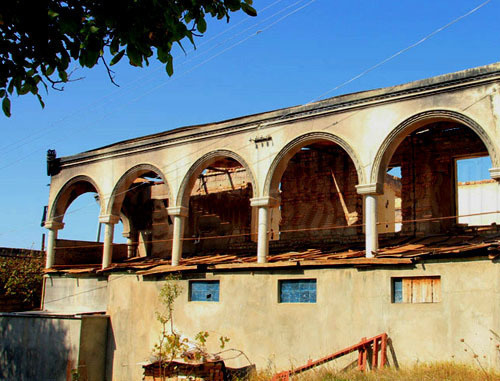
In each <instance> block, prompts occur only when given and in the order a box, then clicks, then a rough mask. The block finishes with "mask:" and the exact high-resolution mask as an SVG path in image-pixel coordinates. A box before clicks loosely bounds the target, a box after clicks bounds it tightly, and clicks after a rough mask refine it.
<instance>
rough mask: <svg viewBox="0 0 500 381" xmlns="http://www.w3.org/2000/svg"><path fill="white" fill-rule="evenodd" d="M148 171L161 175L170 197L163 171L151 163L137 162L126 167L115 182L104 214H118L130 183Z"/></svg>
mask: <svg viewBox="0 0 500 381" xmlns="http://www.w3.org/2000/svg"><path fill="white" fill-rule="evenodd" d="M148 172H154V173H156V174H157V175H158V176H160V177H161V179H162V180H163V184H164V186H165V187H166V190H167V195H168V198H169V199H171V198H172V193H171V191H170V187H169V186H168V183H167V180H166V178H165V175H164V174H163V172H162V171H161V170H160V169H159V168H158V167H156V166H154V165H152V164H138V165H136V166H134V167H132V168H130V169H128V170H127V171H126V172H125V173H124V174H123V175H122V176H121V177H120V179H119V180H118V182H117V183H116V185H115V187H114V189H113V192H111V196H110V197H109V201H108V205H107V208H106V214H110V215H115V216H120V210H121V206H122V203H123V200H124V199H125V195H126V193H127V190H128V189H129V187H130V185H131V184H132V182H133V181H134V180H135V179H137V178H138V177H140V176H142V175H144V174H145V173H148Z"/></svg>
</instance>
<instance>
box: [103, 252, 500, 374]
mask: <svg viewBox="0 0 500 381" xmlns="http://www.w3.org/2000/svg"><path fill="white" fill-rule="evenodd" d="M422 275H428V276H441V287H442V290H441V302H439V303H426V304H394V303H392V302H391V277H405V276H422ZM499 275H500V274H499V265H498V264H497V263H492V262H491V261H489V260H473V261H472V260H471V261H465V260H464V261H458V260H457V261H453V262H443V263H438V262H435V263H431V262H427V263H425V264H419V265H417V266H416V267H412V266H406V267H405V266H403V267H397V268H396V267H392V268H378V269H354V268H336V269H333V268H332V269H310V270H303V271H301V270H295V269H294V270H292V269H290V270H276V271H255V272H232V273H231V272H227V273H218V274H212V273H207V274H191V277H193V278H203V277H206V278H207V279H219V280H220V302H190V301H188V294H187V293H188V282H189V280H188V279H184V280H180V281H179V284H180V285H181V286H182V288H183V293H182V294H181V296H180V297H179V298H178V299H177V301H176V305H175V327H176V329H177V330H178V332H180V333H182V334H184V335H186V336H188V337H190V338H194V336H195V335H196V333H197V332H199V331H201V330H206V331H209V332H210V335H211V337H212V340H213V341H216V340H217V339H218V337H219V336H220V335H224V336H228V337H230V338H231V341H230V343H229V346H228V347H230V348H238V349H241V350H243V351H244V352H245V353H246V354H247V355H248V357H249V358H250V359H251V361H252V362H255V363H256V364H257V366H258V367H259V368H261V369H262V368H266V367H268V366H271V367H273V368H274V367H276V368H277V369H285V368H287V367H289V366H290V364H295V365H300V364H302V363H305V362H306V361H307V359H309V358H318V357H321V356H324V355H327V354H329V353H332V352H334V351H336V350H338V349H341V348H343V347H346V346H349V345H351V344H354V343H356V342H357V341H359V340H360V339H361V338H362V337H371V336H374V335H376V334H379V333H382V332H387V333H388V334H389V337H390V338H391V339H392V348H390V349H391V350H392V351H393V352H394V355H395V356H392V355H389V360H390V362H391V363H392V364H394V363H395V362H396V361H397V362H398V363H399V364H409V363H414V362H417V361H418V362H423V361H446V360H454V361H460V362H462V361H463V362H470V363H474V362H475V361H476V360H474V359H473V357H472V356H473V355H472V354H471V349H470V348H472V349H473V350H474V352H475V353H477V355H478V356H479V358H478V360H479V361H481V363H482V365H483V366H485V367H490V366H491V367H497V368H499V367H500V356H499V355H500V352H499V351H498V349H497V348H496V345H497V344H500V341H499V338H500V322H499V311H498V308H499V306H500V295H499V284H498V282H499V281H498V280H499V279H500V276H499ZM295 278H315V279H317V302H316V303H312V304H282V303H278V280H280V279H295ZM163 284H164V283H163V281H160V280H157V279H155V278H147V279H141V277H138V276H136V275H121V274H120V275H112V276H110V277H109V282H108V292H109V298H108V309H107V313H108V315H109V316H110V329H109V336H108V348H107V353H108V354H107V356H108V357H107V375H108V378H109V379H113V380H137V379H140V377H141V375H142V364H141V363H142V362H144V361H147V360H149V359H150V357H151V350H152V348H153V345H154V343H156V342H157V340H158V338H159V333H160V326H159V323H158V322H157V320H156V317H155V312H156V311H158V310H159V309H160V308H161V306H160V305H159V303H158V293H159V291H160V289H161V287H162V286H163ZM461 339H464V343H462V342H461V341H460V340H461ZM467 345H468V346H470V348H469V347H467ZM466 348H467V349H468V351H467V352H465V351H464V349H466ZM209 349H211V350H213V351H216V350H217V345H216V343H214V342H209ZM229 364H230V365H233V366H237V365H245V364H246V362H245V360H244V359H243V358H241V357H240V358H238V359H237V360H234V361H232V362H230V363H229ZM333 365H334V366H335V365H336V366H337V367H341V366H342V365H345V360H342V361H339V362H337V363H335V364H333Z"/></svg>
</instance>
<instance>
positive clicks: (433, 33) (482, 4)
mask: <svg viewBox="0 0 500 381" xmlns="http://www.w3.org/2000/svg"><path fill="white" fill-rule="evenodd" d="M490 2H491V0H487V1H485V2H484V3H481V4H479V5H478V6H477V7H475V8H473V9H471V10H470V11H469V12H467V13H465V14H463V15H462V16H460V17H457V18H456V19H454V20H452V21H450V22H449V23H448V24H446V25H443V26H442V27H441V28H438V29H436V30H435V31H434V32H432V33H429V34H428V35H427V36H425V37H423V38H421V39H420V40H418V41H417V42H415V43H413V44H411V45H410V46H407V47H406V48H404V49H401V50H400V51H398V52H396V53H394V54H393V55H392V56H390V57H387V58H386V59H384V60H382V61H380V62H379V63H377V64H375V65H373V66H371V67H369V68H368V69H366V70H365V71H363V72H361V73H359V74H358V75H356V76H354V77H352V78H351V79H349V80H347V81H345V82H342V83H341V84H340V85H337V86H335V87H333V88H331V89H330V90H328V91H326V92H324V93H323V94H321V95H320V96H319V97H316V98H314V99H312V100H310V101H309V102H308V103H306V105H308V104H310V103H313V102H316V101H319V100H320V99H322V98H324V97H325V96H326V95H328V94H330V93H331V92H333V91H335V90H338V89H340V88H341V87H344V86H345V85H347V84H349V83H351V82H353V81H355V80H357V79H359V78H361V77H363V76H364V75H366V74H368V73H369V72H371V71H373V70H375V69H377V68H378V67H380V66H382V65H384V64H386V63H387V62H389V61H391V60H393V59H394V58H396V57H398V56H400V55H401V54H403V53H405V52H407V51H408V50H411V49H413V48H415V47H417V46H419V45H420V44H422V43H424V42H425V41H427V40H428V39H429V38H431V37H433V36H435V35H436V34H438V33H439V32H442V31H443V30H445V29H447V28H449V27H450V26H452V25H453V24H456V23H457V22H459V21H460V20H462V19H464V18H466V17H467V16H470V15H471V14H473V13H474V12H477V11H478V10H480V9H481V8H482V7H484V6H485V5H487V4H488V3H490Z"/></svg>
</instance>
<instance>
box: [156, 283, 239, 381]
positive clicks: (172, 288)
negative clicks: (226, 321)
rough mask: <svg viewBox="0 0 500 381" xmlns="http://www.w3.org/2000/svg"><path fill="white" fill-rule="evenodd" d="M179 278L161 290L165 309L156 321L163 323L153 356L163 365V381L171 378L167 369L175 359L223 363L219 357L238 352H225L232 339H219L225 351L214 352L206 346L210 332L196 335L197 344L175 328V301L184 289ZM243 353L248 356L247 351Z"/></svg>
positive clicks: (162, 308)
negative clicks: (218, 361)
mask: <svg viewBox="0 0 500 381" xmlns="http://www.w3.org/2000/svg"><path fill="white" fill-rule="evenodd" d="M179 279H180V278H179V277H178V276H174V275H171V276H167V277H166V278H165V280H166V281H165V285H164V286H163V287H162V288H161V290H160V302H161V306H162V307H161V309H160V310H159V311H156V319H157V320H158V321H159V322H160V324H161V333H160V337H159V340H158V342H157V343H155V344H154V347H153V356H154V357H155V359H156V361H158V362H159V363H160V374H159V378H160V380H166V379H167V378H168V376H169V375H168V374H167V370H166V369H167V368H168V365H169V364H171V363H172V362H173V361H174V360H177V361H178V360H184V361H185V362H188V363H189V362H192V361H196V362H198V361H203V362H205V361H207V360H212V361H213V360H220V357H219V355H220V354H221V353H222V352H226V351H237V350H235V349H227V350H224V351H222V350H223V349H224V348H225V346H226V344H227V343H228V342H229V340H230V339H229V338H228V337H226V336H220V337H219V343H220V344H219V347H220V349H221V352H219V353H210V352H208V350H207V348H206V343H207V340H208V337H209V336H210V334H209V333H208V332H207V331H200V332H198V333H197V334H196V336H195V339H194V341H191V340H189V339H188V338H187V337H184V336H183V335H182V334H181V333H179V332H177V331H176V330H175V328H174V326H175V324H174V304H175V300H176V299H177V298H178V297H179V296H180V295H181V293H182V288H181V286H180V285H179V283H178V281H179ZM237 352H240V354H242V355H244V354H243V352H241V351H237Z"/></svg>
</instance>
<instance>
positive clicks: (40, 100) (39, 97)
mask: <svg viewBox="0 0 500 381" xmlns="http://www.w3.org/2000/svg"><path fill="white" fill-rule="evenodd" d="M36 97H37V98H38V102H40V106H42V108H45V103H43V101H42V97H41V96H40V94H36Z"/></svg>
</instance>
